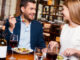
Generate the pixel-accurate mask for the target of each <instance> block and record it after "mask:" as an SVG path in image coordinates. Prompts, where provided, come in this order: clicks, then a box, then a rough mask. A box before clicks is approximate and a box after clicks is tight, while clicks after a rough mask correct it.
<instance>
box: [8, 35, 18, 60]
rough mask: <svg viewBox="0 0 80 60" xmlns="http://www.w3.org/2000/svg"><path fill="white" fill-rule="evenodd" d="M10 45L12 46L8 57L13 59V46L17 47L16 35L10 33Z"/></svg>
mask: <svg viewBox="0 0 80 60" xmlns="http://www.w3.org/2000/svg"><path fill="white" fill-rule="evenodd" d="M9 44H10V46H11V47H12V56H11V57H10V58H9V59H10V60H14V59H16V58H15V57H13V48H14V47H17V44H18V35H15V34H12V35H11V36H10V42H9Z"/></svg>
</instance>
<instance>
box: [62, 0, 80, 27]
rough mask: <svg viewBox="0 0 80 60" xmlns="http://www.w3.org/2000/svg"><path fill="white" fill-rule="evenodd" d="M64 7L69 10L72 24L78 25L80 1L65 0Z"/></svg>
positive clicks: (79, 21)
mask: <svg viewBox="0 0 80 60" xmlns="http://www.w3.org/2000/svg"><path fill="white" fill-rule="evenodd" d="M64 5H65V6H66V7H67V8H68V9H69V13H70V18H71V20H72V22H74V23H76V24H79V25H80V0H66V1H65V3H64Z"/></svg>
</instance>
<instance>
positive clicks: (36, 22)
mask: <svg viewBox="0 0 80 60" xmlns="http://www.w3.org/2000/svg"><path fill="white" fill-rule="evenodd" d="M32 23H34V24H39V25H41V23H40V22H39V21H37V20H33V21H32Z"/></svg>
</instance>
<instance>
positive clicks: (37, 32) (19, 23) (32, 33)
mask: <svg viewBox="0 0 80 60" xmlns="http://www.w3.org/2000/svg"><path fill="white" fill-rule="evenodd" d="M20 8H21V13H22V14H21V16H19V17H16V18H14V17H10V18H9V20H8V21H7V23H6V24H5V25H6V29H5V33H7V35H6V39H7V42H8V49H10V48H11V47H10V46H9V40H10V35H11V34H15V35H18V47H19V48H27V49H33V50H34V49H35V47H42V48H45V43H44V40H43V30H42V25H41V24H40V23H39V22H38V21H36V20H34V16H35V13H36V3H35V1H33V0H22V1H21V4H20Z"/></svg>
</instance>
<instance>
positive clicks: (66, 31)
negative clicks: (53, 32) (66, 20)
mask: <svg viewBox="0 0 80 60" xmlns="http://www.w3.org/2000/svg"><path fill="white" fill-rule="evenodd" d="M60 43H61V49H60V54H61V53H62V52H64V50H66V49H67V48H75V49H78V50H80V26H78V27H76V28H71V27H69V25H68V24H65V25H64V26H63V29H62V31H61V35H60ZM63 57H64V60H66V58H67V57H66V56H63ZM70 60H79V58H78V57H76V56H71V57H70Z"/></svg>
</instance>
